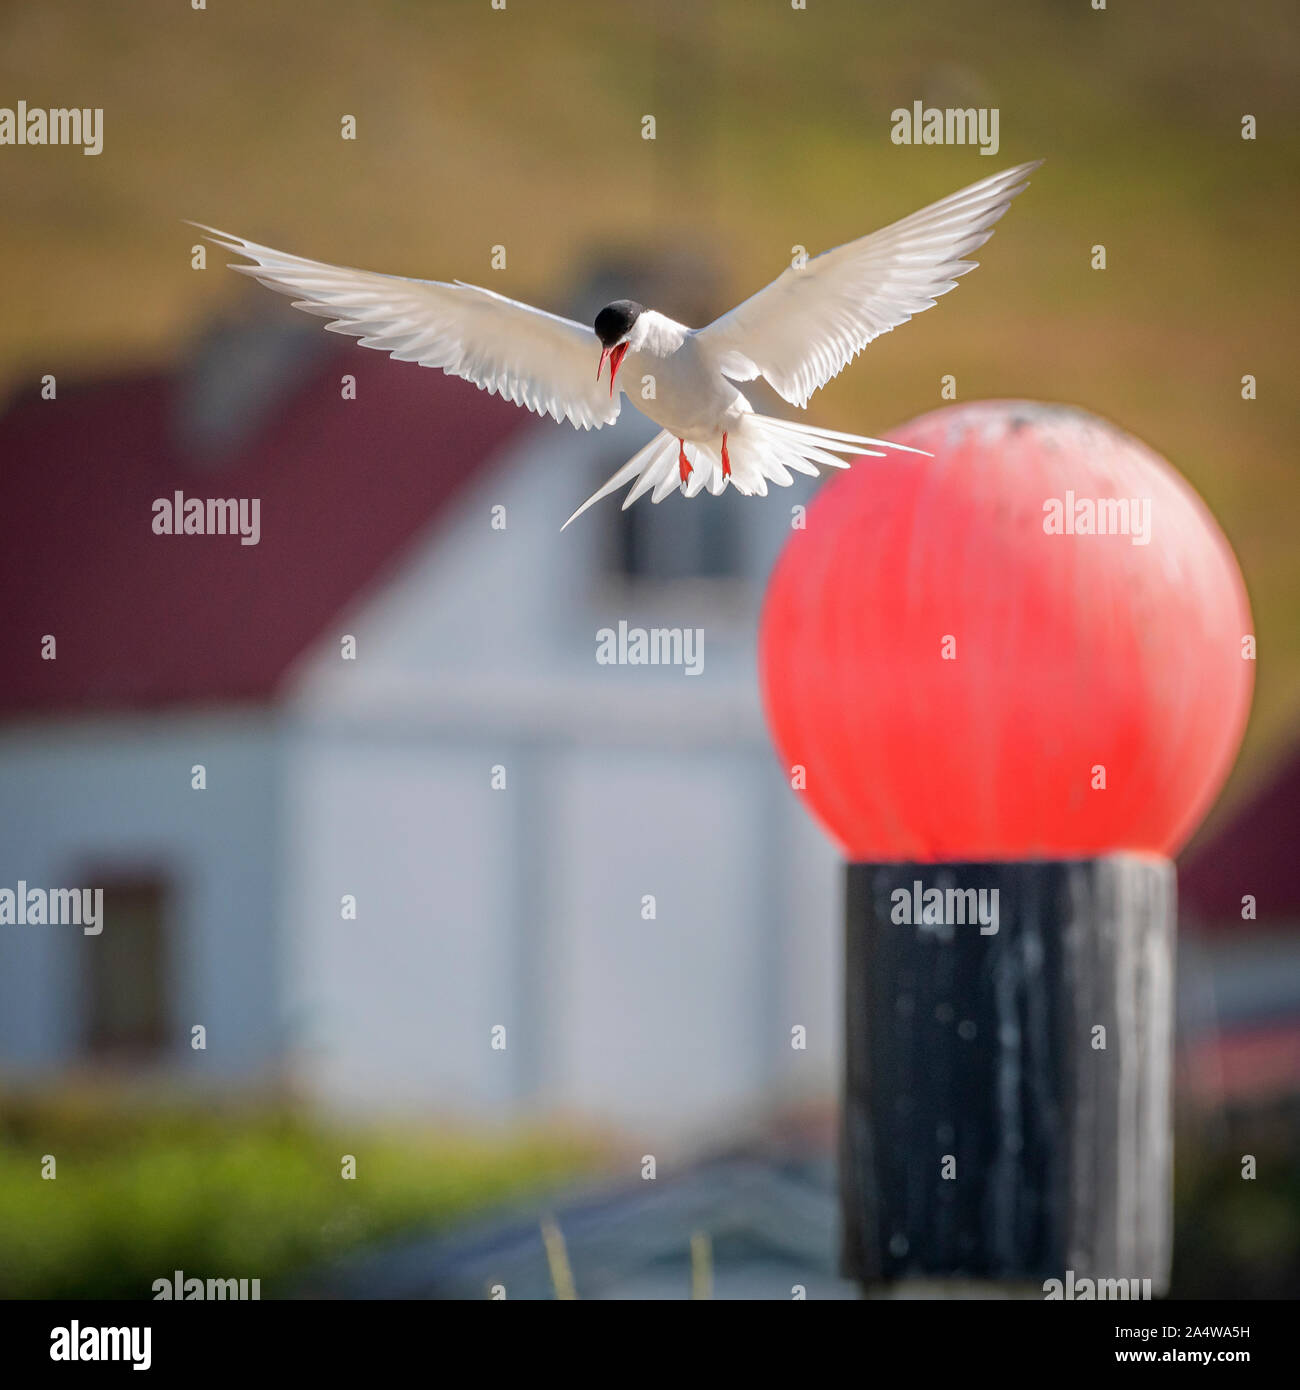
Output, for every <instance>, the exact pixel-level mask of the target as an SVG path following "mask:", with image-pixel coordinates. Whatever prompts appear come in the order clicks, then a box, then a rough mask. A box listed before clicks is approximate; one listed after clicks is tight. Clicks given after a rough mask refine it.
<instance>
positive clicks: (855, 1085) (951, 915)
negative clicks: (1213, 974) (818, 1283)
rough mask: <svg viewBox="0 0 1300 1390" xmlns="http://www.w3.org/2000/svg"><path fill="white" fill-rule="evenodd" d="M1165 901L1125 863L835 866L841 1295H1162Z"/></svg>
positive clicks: (1168, 895)
mask: <svg viewBox="0 0 1300 1390" xmlns="http://www.w3.org/2000/svg"><path fill="white" fill-rule="evenodd" d="M918 884H919V885H920V888H919V890H918V888H917V885H918ZM929 889H939V890H941V895H942V896H941V898H936V897H935V895H934V894H931V895H930V897H929V899H927V898H926V896H925V890H929ZM967 890H975V891H974V892H973V893H972V892H969V891H967ZM1175 892H1176V890H1175V880H1174V871H1173V866H1172V865H1171V864H1169V863H1168V862H1167V861H1165V860H1161V859H1155V858H1147V857H1138V856H1132V855H1112V856H1107V857H1105V858H1101V859H1091V860H1072V861H1069V860H1067V861H1043V862H1034V863H1021V864H1000V863H986V864H939V865H936V864H850V865H849V866H848V873H847V913H846V935H847V942H846V944H847V987H846V1001H845V1002H846V1017H845V1025H846V1053H845V1095H844V1112H843V1128H842V1135H841V1172H840V1185H841V1201H842V1212H843V1235H844V1245H843V1267H844V1272H845V1274H846V1276H847V1277H849V1278H852V1279H856V1280H858V1281H859V1282H861V1283H863V1284H864V1285H867V1286H871V1285H875V1284H882V1283H888V1282H891V1281H897V1280H926V1281H935V1280H963V1281H965V1280H988V1281H996V1282H1002V1283H1018V1284H1022V1285H1023V1284H1035V1285H1039V1284H1041V1283H1042V1282H1043V1281H1045V1280H1047V1279H1051V1278H1056V1279H1061V1280H1065V1279H1066V1278H1067V1273H1066V1272H1067V1271H1073V1277H1074V1280H1075V1281H1076V1282H1077V1281H1078V1280H1080V1279H1083V1278H1088V1279H1098V1278H1102V1279H1118V1278H1122V1279H1150V1280H1151V1281H1152V1285H1151V1288H1152V1292H1153V1293H1155V1294H1159V1293H1161V1292H1162V1291H1163V1290H1164V1288H1165V1286H1166V1284H1167V1281H1168V1272H1169V1258H1170V1227H1171V1211H1170V1206H1171V1176H1172V1168H1173V1137H1172V1112H1171V1071H1172V1057H1173V1005H1174V980H1173V962H1174V937H1175V932H1174V927H1175ZM994 894H995V895H996V896H994ZM918 908H920V916H921V920H920V921H915V920H913V919H914V918H915V917H916V916H917V909H918ZM980 908H983V913H982V914H981V912H980ZM991 919H992V920H995V922H996V930H990V926H991V925H992V920H991Z"/></svg>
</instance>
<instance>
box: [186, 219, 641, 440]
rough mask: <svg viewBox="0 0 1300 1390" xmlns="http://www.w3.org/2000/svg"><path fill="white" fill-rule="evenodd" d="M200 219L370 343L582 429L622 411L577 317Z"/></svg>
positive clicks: (260, 274)
mask: <svg viewBox="0 0 1300 1390" xmlns="http://www.w3.org/2000/svg"><path fill="white" fill-rule="evenodd" d="M191 225H192V226H195V227H199V229H200V230H201V231H203V232H206V233H207V234H208V238H209V240H211V241H213V242H215V243H216V244H217V245H218V246H223V247H225V248H226V249H227V250H230V251H238V252H239V253H240V254H241V255H244V256H247V257H249V259H250V260H252V261H253V262H255V264H253V265H233V266H231V269H232V270H238V271H242V272H243V273H244V274H245V275H251V276H252V277H253V278H254V279H255V280H260V281H261V282H262V284H264V285H266V286H267V287H268V288H269V289H273V290H277V291H278V292H279V293H280V294H287V295H291V296H294V308H295V309H305V310H306V311H307V313H309V314H318V315H319V316H320V317H321V318H327V319H332V320H333V322H331V323H328V324H326V325H325V326H326V328H329V329H331V330H332V331H333V332H335V333H348V334H350V335H351V336H352V337H354V338H359V339H360V340H361V345H362V346H363V347H369V348H379V349H380V350H381V351H383V352H387V353H388V354H389V356H390V357H395V358H397V359H398V360H399V361H402V362H418V363H419V364H420V365H421V366H423V367H441V368H442V370H443V371H444V372H450V373H451V374H452V375H453V376H458V377H463V378H464V380H466V381H472V382H473V383H474V385H475V386H477V387H478V388H479V389H480V390H482V391H488V392H491V393H492V394H494V395H500V396H502V397H504V398H505V399H506V400H508V401H513V402H514V403H515V404H516V405H522V406H526V407H527V408H528V409H529V410H534V411H536V412H537V414H538V415H549V416H551V417H552V418H553V419H555V420H568V421H569V422H570V423H571V424H573V425H576V426H578V427H580V428H582V429H592V428H595V429H599V428H600V426H601V425H608V424H610V423H612V422H613V421H614V420H615V419H617V418H618V412H619V407H620V405H621V404H622V401H621V388H620V390H619V391H616V392H615V393H614V395H613V396H612V398H611V395H610V391H609V387H608V386H605V385H602V384H601V383H600V382H598V381H597V380H596V363H597V362H598V360H599V355H598V350H599V347H600V343H599V341H598V340H597V338H596V335H595V333H594V332H593V331H592V330H591V329H590V328H584V327H583V326H582V324H580V323H574V322H573V320H572V319H566V318H561V317H560V316H559V315H558V314H548V313H546V312H544V311H543V310H541V309H534V308H532V307H531V306H530V305H527V304H520V303H519V302H518V301H517V300H513V299H507V298H506V297H505V296H504V295H500V294H495V293H494V292H493V291H492V290H484V289H479V288H478V286H476V285H466V284H464V283H463V282H461V281H459V280H457V281H455V282H454V283H452V284H445V283H443V282H441V281H438V280H408V279H405V278H403V277H402V276H400V275H379V274H376V273H375V272H374V271H369V270H353V269H350V268H349V267H347V266H337V265H327V264H325V263H324V262H323V261H309V260H305V259H304V258H303V257H301V256H290V255H288V254H287V253H286V252H284V251H275V250H273V249H272V248H271V247H269V246H259V245H258V244H257V242H254V241H245V240H244V238H243V237H238V236H232V235H230V234H229V233H227V232H219V231H216V230H215V229H214V228H212V227H204V226H203V225H202V224H201V223H198V222H195V223H191Z"/></svg>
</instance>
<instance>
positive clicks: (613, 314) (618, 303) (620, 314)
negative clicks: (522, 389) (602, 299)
mask: <svg viewBox="0 0 1300 1390" xmlns="http://www.w3.org/2000/svg"><path fill="white" fill-rule="evenodd" d="M641 308H642V306H641V305H640V304H638V303H637V302H636V300H635V299H616V300H615V301H614V302H613V303H612V304H606V305H605V307H604V308H603V309H602V310H601V311H600V313H598V314H597V315H596V337H598V338H599V339H600V341H601V343H602V345H603V346H605V347H607V348H612V347H614V346H616V345H617V343H618V341H619V340H620V339H621V338H626V337H627V335H628V334H629V333H630V332H631V331H632V325H633V324H634V323H635V322H636V321H637V319H638V318H639V317H640V314H641Z"/></svg>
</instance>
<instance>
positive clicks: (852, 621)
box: [759, 401, 1254, 863]
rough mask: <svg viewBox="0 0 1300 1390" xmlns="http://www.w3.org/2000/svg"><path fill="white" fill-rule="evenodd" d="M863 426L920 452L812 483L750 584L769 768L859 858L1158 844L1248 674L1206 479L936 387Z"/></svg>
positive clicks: (1012, 854)
mask: <svg viewBox="0 0 1300 1390" xmlns="http://www.w3.org/2000/svg"><path fill="white" fill-rule="evenodd" d="M887 437H889V438H891V439H895V440H897V441H898V442H899V443H902V444H910V445H913V446H914V447H916V448H920V449H925V450H927V451H929V452H931V453H932V454H933V455H934V457H933V458H921V457H918V456H916V455H914V454H900V453H891V454H890V455H889V456H888V457H887V458H883V459H874V458H868V459H862V460H859V461H858V462H857V463H856V464H855V465H854V467H853V468H852V469H851V470H850V471H849V472H847V473H844V474H841V475H840V476H838V477H836V478H835V479H834V480H833V481H832V482H830V483H829V484H827V486H826V487H824V488H823V489H822V490H821V492H820V493H819V494H818V496H817V498H816V499H815V501H814V502H813V503H812V505H811V506H810V508H809V510H808V515H807V526H806V529H804V530H796V531H795V532H794V533H793V534H792V536H791V539H790V541H789V542H788V543H787V545H786V547H785V550H784V551H783V553H782V555H781V557H780V559H779V561H778V562H777V565H776V568H775V570H774V572H773V575H772V578H771V581H770V584H769V587H768V592H767V598H766V603H765V607H764V611H763V617H762V624H761V632H760V640H759V667H760V677H761V683H762V688H763V697H764V702H765V705H766V709H767V717H768V723H769V725H770V728H771V730H772V734H773V738H774V740H775V742H776V745H777V748H778V750H779V751H780V754H781V756H782V758H783V760H784V761H785V762H786V764H787V765H788V766H789V767H790V768H791V769H795V768H799V767H801V768H803V769H804V773H803V774H802V778H801V777H800V774H799V773H798V772H793V771H792V783H793V785H795V786H796V787H799V785H800V781H802V782H803V787H802V789H801V794H802V796H803V797H804V799H805V800H806V802H807V804H808V806H809V808H810V809H811V810H812V811H813V812H814V814H815V815H816V816H817V818H818V819H819V820H820V821H821V822H822V823H823V825H824V826H825V827H826V828H827V829H828V830H829V831H830V833H831V834H832V835H833V836H834V838H835V839H836V840H837V841H838V842H839V844H840V845H841V847H842V848H843V850H844V851H845V853H846V854H847V856H848V857H849V859H851V860H854V861H858V862H877V863H888V862H901V861H908V860H917V861H925V862H939V861H955V860H964V859H973V860H1024V859H1034V858H1069V857H1087V856H1093V855H1098V854H1103V853H1108V852H1114V851H1121V850H1128V851H1138V852H1151V853H1158V854H1162V855H1172V854H1174V853H1176V852H1177V850H1178V848H1179V847H1180V846H1181V845H1182V844H1183V843H1184V841H1185V840H1186V839H1187V838H1188V836H1189V835H1190V834H1191V833H1192V832H1193V831H1194V830H1195V829H1196V827H1197V825H1198V824H1199V822H1200V821H1201V819H1202V817H1203V816H1204V815H1205V813H1206V811H1207V810H1208V809H1209V806H1210V804H1211V802H1212V801H1213V799H1214V797H1215V796H1216V795H1217V793H1218V791H1219V789H1220V787H1221V785H1222V783H1223V780H1224V778H1225V777H1226V776H1227V773H1228V770H1229V768H1230V767H1231V765H1232V761H1233V758H1234V757H1235V755H1236V752H1237V748H1238V745H1239V743H1240V741H1241V736H1242V733H1243V731H1244V728H1245V723H1246V717H1247V713H1248V711H1249V707H1250V696H1251V689H1252V685H1253V672H1254V661H1253V659H1252V658H1253V650H1252V649H1251V644H1249V643H1247V641H1246V639H1249V638H1250V635H1251V633H1252V625H1251V616H1250V608H1249V604H1248V601H1247V598H1246V592H1245V586H1244V584H1243V582H1242V578H1241V574H1240V571H1239V570H1238V568H1237V563H1236V560H1235V558H1234V556H1233V554H1232V551H1231V548H1230V547H1229V545H1228V543H1227V541H1226V539H1225V538H1224V536H1223V533H1222V532H1221V531H1220V530H1219V528H1218V526H1217V524H1216V523H1215V521H1214V518H1213V517H1212V516H1211V515H1210V513H1209V511H1208V509H1207V508H1206V506H1205V505H1204V503H1203V502H1202V501H1201V500H1200V498H1199V497H1197V495H1196V494H1195V493H1194V492H1193V490H1192V489H1191V487H1190V486H1189V485H1188V484H1187V483H1186V482H1185V481H1184V480H1183V479H1182V478H1181V477H1180V476H1179V475H1178V474H1177V473H1176V472H1175V471H1174V470H1173V469H1172V468H1171V467H1170V466H1169V465H1168V464H1166V463H1165V462H1164V461H1163V460H1162V459H1160V458H1158V457H1157V456H1156V455H1155V454H1154V453H1152V452H1151V451H1150V450H1149V449H1147V448H1146V447H1145V446H1144V445H1142V444H1141V443H1139V442H1138V441H1137V440H1135V439H1134V438H1132V437H1131V436H1129V435H1127V434H1125V433H1123V432H1122V431H1121V430H1119V429H1117V428H1116V427H1115V426H1113V425H1110V424H1108V423H1107V422H1105V421H1103V420H1100V419H1098V418H1097V417H1095V416H1091V415H1088V414H1087V413H1085V412H1083V411H1080V410H1076V409H1073V408H1069V407H1064V406H1051V405H1039V404H1034V403H1031V402H1019V401H988V402H979V403H975V404H971V405H961V406H953V407H949V408H946V409H943V410H939V411H935V412H934V413H932V414H929V415H925V416H923V417H921V418H920V419H918V420H914V421H912V422H910V423H909V424H907V425H904V426H903V427H902V428H901V429H897V430H894V431H892V432H890V433H889V435H888V436H887ZM1100 532H1105V533H1104V534H1102V533H1100ZM1252 640H1253V639H1252Z"/></svg>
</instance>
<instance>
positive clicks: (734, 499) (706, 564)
mask: <svg viewBox="0 0 1300 1390" xmlns="http://www.w3.org/2000/svg"><path fill="white" fill-rule="evenodd" d="M623 461H624V462H626V460H623ZM608 471H612V469H611V470H608ZM607 475H608V474H607V473H606V475H605V476H607ZM615 501H616V502H617V505H612V506H611V505H610V504H609V503H608V502H607V503H606V504H605V505H606V507H607V508H608V510H607V513H606V515H607V516H608V518H609V523H608V524H609V528H610V529H609V565H608V567H609V569H610V570H611V571H612V572H613V573H614V574H616V575H620V576H622V577H623V578H625V579H629V580H650V581H656V582H670V581H674V580H682V579H730V578H733V577H736V576H739V575H742V574H743V573H744V569H745V555H744V550H743V539H744V532H743V531H742V529H741V521H742V518H741V516H740V514H739V513H740V509H741V508H742V507H743V506H744V503H745V501H746V499H745V498H743V497H740V496H739V495H738V494H737V493H735V492H732V491H731V490H730V489H728V491H727V492H725V493H724V494H723V495H722V496H721V497H703V496H702V497H695V498H692V499H690V500H689V501H688V500H687V499H686V498H685V497H683V496H682V495H681V494H680V493H673V494H671V495H670V496H668V497H665V498H664V500H663V501H662V502H661V503H659V505H658V506H655V505H653V504H652V503H651V501H650V499H649V497H642V498H638V499H637V501H635V502H634V503H633V504H632V505H631V506H630V507H629V508H628V509H627V511H621V510H619V508H620V507H621V505H622V503H621V501H618V499H615Z"/></svg>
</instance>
